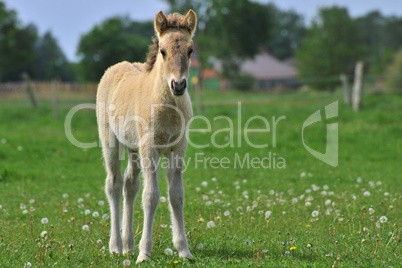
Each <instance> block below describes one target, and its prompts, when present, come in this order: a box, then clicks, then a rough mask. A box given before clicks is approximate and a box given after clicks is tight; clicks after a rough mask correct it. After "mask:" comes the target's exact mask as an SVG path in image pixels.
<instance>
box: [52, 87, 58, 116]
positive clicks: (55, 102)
mask: <svg viewBox="0 0 402 268" xmlns="http://www.w3.org/2000/svg"><path fill="white" fill-rule="evenodd" d="M57 84H58V81H57V79H53V80H52V106H53V117H54V119H57V118H58V117H59V104H58V98H57Z"/></svg>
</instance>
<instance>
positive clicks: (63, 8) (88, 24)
mask: <svg viewBox="0 0 402 268" xmlns="http://www.w3.org/2000/svg"><path fill="white" fill-rule="evenodd" d="M2 1H3V2H5V3H6V6H7V8H8V9H14V10H16V11H17V13H18V17H19V19H20V20H21V21H22V22H23V23H24V24H27V23H33V24H35V25H36V26H37V27H38V29H39V32H40V34H43V33H45V32H46V31H51V32H52V34H53V35H54V36H55V37H56V38H57V40H58V42H59V45H60V46H61V48H62V49H63V51H64V52H65V54H66V56H67V58H68V59H69V60H73V61H76V60H77V55H76V50H77V46H78V42H79V39H80V36H81V35H83V34H85V33H86V32H88V31H90V30H91V29H92V27H93V26H94V25H95V24H98V23H100V22H102V21H103V20H104V19H105V18H108V17H111V16H114V15H129V16H130V17H131V18H132V19H134V20H139V21H144V20H152V19H153V18H154V16H155V14H156V13H157V12H158V11H159V10H162V11H164V12H167V11H168V6H167V5H166V4H165V2H164V1H162V0H2ZM255 1H258V2H261V3H268V2H273V3H274V4H275V5H276V6H277V7H279V8H280V9H283V10H289V9H293V10H295V11H296V12H298V13H300V14H302V15H303V16H304V17H305V20H306V22H307V23H308V22H309V21H311V19H312V18H313V17H314V16H315V15H316V14H317V10H318V8H319V7H325V6H332V5H338V6H344V7H347V8H348V10H349V13H350V15H351V16H352V17H357V16H362V15H364V14H366V13H367V12H369V11H372V10H376V9H378V10H380V11H381V13H382V14H383V15H387V16H388V15H397V16H402V1H401V0H255Z"/></svg>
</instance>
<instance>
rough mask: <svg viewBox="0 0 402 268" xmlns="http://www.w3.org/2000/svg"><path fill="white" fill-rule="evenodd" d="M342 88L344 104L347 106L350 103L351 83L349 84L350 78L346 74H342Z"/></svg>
mask: <svg viewBox="0 0 402 268" xmlns="http://www.w3.org/2000/svg"><path fill="white" fill-rule="evenodd" d="M340 79H341V83H342V87H343V102H344V103H345V104H349V103H350V89H349V83H348V77H347V76H346V74H341V76H340Z"/></svg>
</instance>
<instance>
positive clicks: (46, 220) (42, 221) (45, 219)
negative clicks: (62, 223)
mask: <svg viewBox="0 0 402 268" xmlns="http://www.w3.org/2000/svg"><path fill="white" fill-rule="evenodd" d="M40 222H41V223H42V224H46V223H48V222H49V220H48V219H47V218H42V219H41V220H40Z"/></svg>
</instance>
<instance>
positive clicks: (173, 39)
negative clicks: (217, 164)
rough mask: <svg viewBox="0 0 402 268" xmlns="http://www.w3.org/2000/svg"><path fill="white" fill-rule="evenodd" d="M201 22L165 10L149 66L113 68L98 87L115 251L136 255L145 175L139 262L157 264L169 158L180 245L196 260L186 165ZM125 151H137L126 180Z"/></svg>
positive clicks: (131, 153)
mask: <svg viewBox="0 0 402 268" xmlns="http://www.w3.org/2000/svg"><path fill="white" fill-rule="evenodd" d="M196 23H197V16H196V14H195V13H194V12H193V11H192V10H190V11H189V12H188V13H187V15H186V16H184V17H183V16H182V15H180V14H177V13H174V14H170V15H168V16H167V17H166V16H165V15H164V14H163V13H162V11H160V12H159V13H158V14H157V15H156V17H155V21H154V27H155V32H156V35H157V38H156V39H155V40H154V44H153V45H152V46H151V47H150V51H149V53H148V56H147V62H146V63H129V62H121V63H118V64H116V65H114V66H112V67H110V68H109V69H108V70H107V71H106V72H105V74H104V76H103V77H102V79H101V81H100V84H99V87H98V93H97V98H96V101H97V105H96V106H97V108H96V110H97V119H98V126H99V136H100V140H101V142H102V152H103V157H104V162H105V167H106V171H107V177H106V187H105V191H106V195H107V197H108V200H109V204H110V212H111V232H110V242H109V249H110V252H117V253H119V252H124V253H127V252H128V251H133V250H134V244H135V242H134V233H133V209H134V200H135V197H136V195H137V193H138V191H139V189H140V178H139V173H140V170H141V169H142V170H143V172H144V190H143V194H142V206H143V209H144V228H143V232H142V237H141V241H140V244H139V250H140V252H139V255H138V258H137V263H139V262H141V261H143V260H149V255H150V252H151V249H152V225H153V220H154V216H155V210H156V207H157V205H158V201H159V196H160V190H159V187H158V163H159V159H160V157H161V156H163V155H164V156H165V157H166V158H167V160H168V163H169V165H168V168H167V172H166V173H167V180H168V188H169V190H168V195H169V202H170V210H171V218H172V225H173V244H174V246H175V247H176V249H177V251H178V252H179V256H180V257H183V258H192V257H193V256H192V255H191V253H190V251H189V250H188V242H187V238H186V233H185V230H184V221H183V205H184V188H183V180H182V166H183V161H184V155H185V152H186V148H187V139H186V135H185V134H186V132H187V131H188V125H189V124H188V123H189V121H190V120H191V118H192V116H193V111H192V106H191V102H190V97H189V95H188V92H187V91H186V88H187V77H188V69H189V62H190V55H191V53H192V51H193V41H192V36H193V33H194V30H195V27H196ZM119 147H123V148H124V147H126V148H127V149H128V152H129V161H128V165H127V168H126V170H125V172H124V177H123V176H122V174H121V170H120V167H121V160H120V156H121V155H120V153H119ZM139 162H141V164H139ZM122 192H123V196H124V206H123V207H124V209H123V220H122V221H123V228H122V235H123V238H122V236H121V235H120V199H121V195H122Z"/></svg>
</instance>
